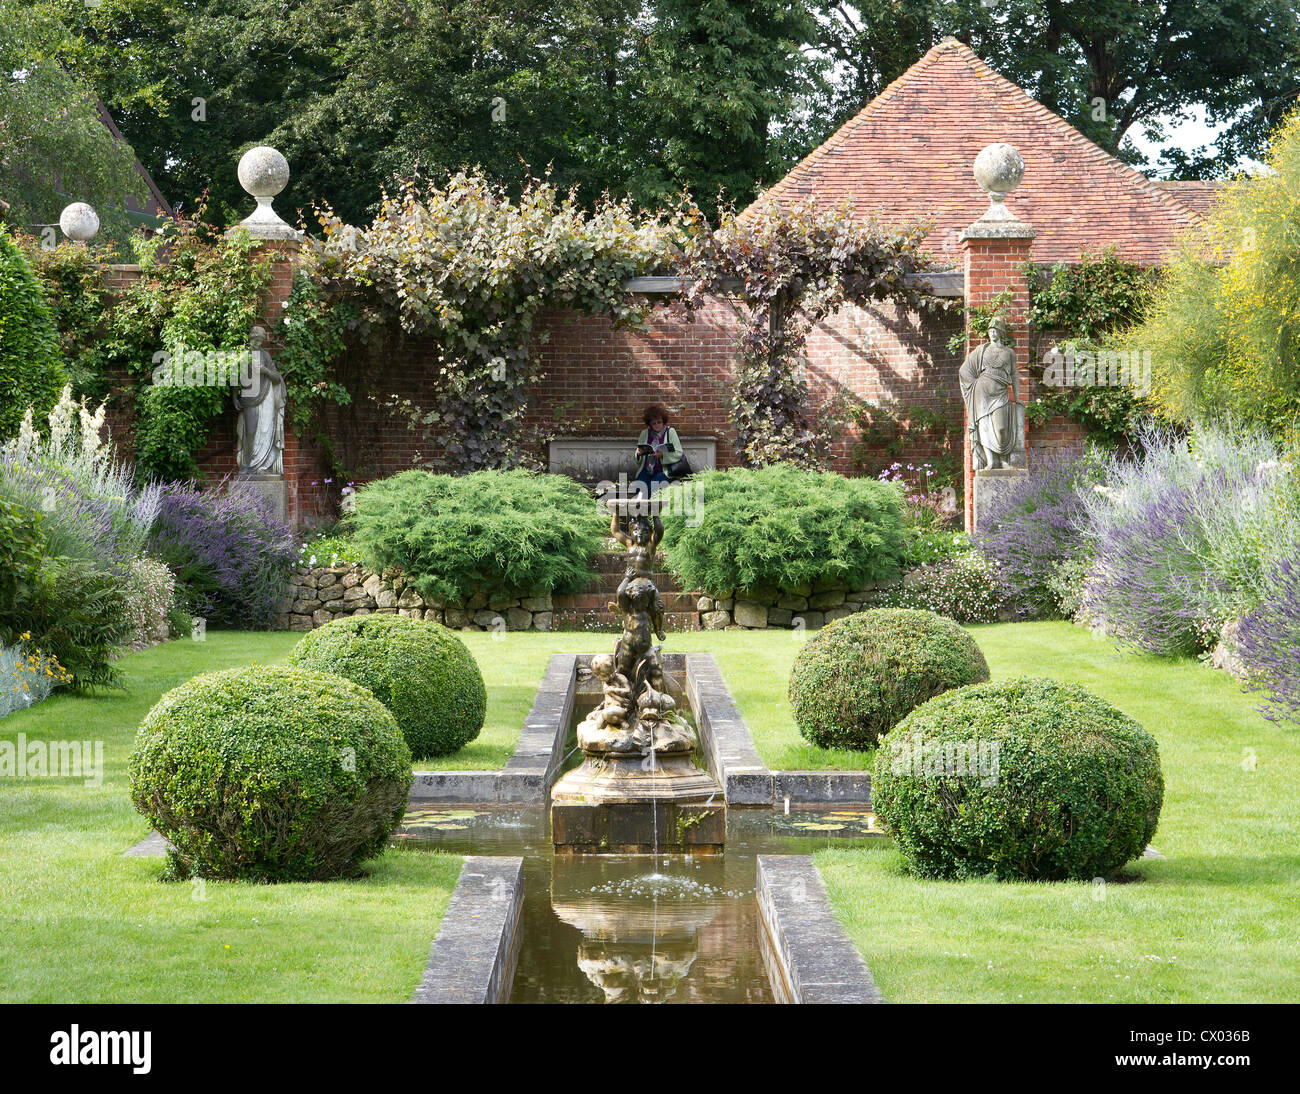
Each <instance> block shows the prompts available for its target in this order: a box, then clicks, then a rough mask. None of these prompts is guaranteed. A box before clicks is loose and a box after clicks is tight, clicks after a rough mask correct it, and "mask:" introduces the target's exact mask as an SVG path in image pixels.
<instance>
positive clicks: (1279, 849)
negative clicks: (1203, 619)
mask: <svg viewBox="0 0 1300 1094" xmlns="http://www.w3.org/2000/svg"><path fill="white" fill-rule="evenodd" d="M972 633H974V634H975V637H976V639H977V640H978V641H979V643H980V645H981V647H982V648H983V649H984V653H985V655H986V656H987V657H988V661H989V666H990V669H991V670H992V674H993V677H994V679H999V678H1006V677H1008V676H1014V675H1044V676H1051V677H1054V678H1056V679H1058V680H1072V681H1075V682H1077V683H1079V684H1082V685H1083V686H1084V687H1087V688H1089V689H1090V690H1092V691H1094V692H1095V693H1097V694H1098V695H1100V696H1102V697H1103V698H1105V699H1107V700H1109V701H1110V702H1112V703H1114V704H1115V705H1116V706H1118V707H1119V708H1121V709H1122V710H1124V711H1126V712H1127V713H1128V714H1130V715H1132V716H1133V717H1134V718H1136V719H1137V720H1138V721H1139V722H1141V723H1142V724H1143V725H1144V726H1146V728H1147V729H1148V730H1150V731H1151V733H1152V734H1153V735H1154V736H1155V738H1156V740H1157V741H1158V742H1159V744H1160V759H1161V763H1162V765H1163V768H1164V774H1165V805H1164V812H1163V814H1162V816H1161V821H1160V828H1159V830H1158V831H1157V833H1156V836H1155V839H1154V841H1153V845H1154V846H1155V847H1156V848H1157V849H1158V850H1159V851H1160V852H1161V853H1162V854H1163V855H1165V856H1166V859H1165V860H1164V861H1160V860H1151V859H1145V860H1142V861H1140V862H1138V863H1136V864H1134V865H1132V866H1131V867H1129V869H1128V870H1127V871H1126V873H1125V875H1124V876H1123V878H1122V879H1121V880H1118V881H1112V882H1110V883H1108V884H1106V885H1105V886H1104V888H1100V887H1098V888H1094V886H1093V885H1091V884H1089V883H1053V884H1034V885H1030V884H998V883H996V882H965V883H959V882H935V881H917V880H914V879H912V878H910V877H908V876H907V875H905V874H904V873H903V872H902V866H901V863H902V860H901V857H900V856H899V855H898V854H897V852H895V851H894V850H893V849H892V848H891V847H890V846H889V845H888V844H887V843H884V842H883V841H882V844H881V845H880V846H879V847H878V848H873V849H870V850H855V851H843V850H827V851H822V852H820V853H819V854H818V855H817V864H818V866H819V867H820V869H821V871H822V875H823V877H825V879H826V883H827V886H828V888H829V890H830V894H831V901H832V903H833V904H834V906H835V910H836V914H837V915H838V916H839V917H840V918H841V920H842V921H843V922H844V924H845V926H846V928H847V929H848V931H849V934H850V935H851V936H852V938H853V940H854V942H855V943H856V944H857V946H858V949H859V950H860V951H861V952H862V954H863V956H864V957H865V958H866V961H867V964H868V965H869V966H870V967H871V970H872V973H873V974H874V975H875V977H876V980H877V982H878V983H879V985H880V987H881V990H882V991H883V992H884V995H885V998H886V999H887V1000H889V1001H894V1002H965V1001H988V1002H1026V1003H1031V1002H1071V1001H1079V1002H1103V1003H1104V1002H1134V1003H1170V1002H1179V1003H1190V1002H1202V1001H1207V1000H1213V1001H1215V1002H1297V1001H1300V959H1298V955H1300V840H1298V839H1297V837H1296V833H1297V831H1300V804H1298V803H1297V796H1296V792H1295V788H1296V784H1297V776H1298V775H1300V762H1298V761H1300V729H1296V728H1289V729H1288V728H1279V727H1277V726H1274V725H1272V724H1270V723H1269V722H1268V721H1266V720H1265V719H1264V718H1262V717H1261V716H1260V715H1259V714H1258V713H1257V712H1256V711H1255V709H1254V707H1255V702H1256V700H1255V699H1254V698H1253V697H1251V696H1247V695H1243V694H1242V693H1241V690H1240V688H1239V687H1238V686H1237V684H1235V683H1234V682H1233V681H1232V680H1231V679H1230V678H1229V677H1227V676H1226V675H1224V674H1222V673H1219V672H1216V671H1214V670H1211V669H1208V668H1205V667H1203V666H1201V665H1199V664H1197V663H1195V662H1191V661H1182V662H1170V661H1162V660H1158V659H1155V658H1151V657H1146V656H1143V655H1138V654H1130V653H1120V652H1117V651H1116V649H1115V647H1114V645H1113V644H1112V643H1111V642H1109V641H1107V640H1103V639H1096V638H1094V637H1093V636H1092V635H1090V634H1089V633H1088V632H1087V631H1084V630H1082V629H1080V628H1078V627H1073V626H1070V625H1069V624H1066V623H1032V624H1017V625H1005V626H988V627H974V628H972ZM1252 757H1253V758H1254V769H1253V770H1249V768H1250V767H1251V763H1250V760H1251V758H1252ZM1243 761H1245V762H1244V764H1243Z"/></svg>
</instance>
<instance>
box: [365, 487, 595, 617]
mask: <svg viewBox="0 0 1300 1094" xmlns="http://www.w3.org/2000/svg"><path fill="white" fill-rule="evenodd" d="M607 519H608V518H604V519H602V518H601V516H600V514H599V512H598V511H597V509H596V504H595V502H594V501H593V499H592V497H591V494H590V493H589V492H588V491H586V490H584V489H583V488H582V487H581V486H579V485H578V484H577V483H575V482H574V481H573V480H572V479H568V478H566V477H564V476H563V475H538V474H534V473H532V472H529V471H478V472H475V473H474V474H471V475H461V476H453V475H435V474H432V473H430V472H428V471H403V472H402V473H401V474H398V475H394V476H392V478H388V479H382V480H380V481H379V482H373V483H371V484H370V485H368V486H363V487H362V488H361V489H360V490H358V491H357V494H356V506H355V509H354V510H353V512H352V514H351V516H350V517H349V518H348V522H349V524H350V526H351V528H352V538H353V543H354V544H355V545H356V547H357V549H358V550H359V551H360V552H361V557H362V559H363V561H364V562H365V564H366V565H367V566H369V567H370V568H371V569H372V570H386V569H399V570H402V571H404V572H405V573H406V576H407V578H408V580H409V581H410V583H411V584H412V585H414V586H415V588H417V589H418V590H419V591H420V592H421V593H423V594H424V595H425V596H434V597H445V598H448V599H453V600H459V599H465V598H468V597H470V596H472V595H473V594H474V593H476V592H478V591H480V590H482V591H484V592H486V593H487V594H488V595H489V596H491V595H493V594H499V595H505V596H519V595H521V594H523V595H542V594H545V593H549V592H576V591H577V590H578V589H580V588H582V587H583V586H584V585H585V584H586V583H587V581H588V580H589V579H590V571H589V565H590V562H591V559H592V557H593V556H594V555H595V553H596V552H597V551H598V550H599V549H600V544H601V538H602V536H603V534H604V533H605V531H606V529H607V528H608V524H607V523H606V521H607Z"/></svg>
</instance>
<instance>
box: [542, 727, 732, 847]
mask: <svg viewBox="0 0 1300 1094" xmlns="http://www.w3.org/2000/svg"><path fill="white" fill-rule="evenodd" d="M726 838H727V806H726V802H725V800H724V799H723V796H722V790H721V789H720V788H719V787H718V784H717V783H716V782H714V780H713V777H712V776H711V775H709V774H708V773H707V772H704V771H701V770H699V768H697V767H696V766H695V764H694V762H693V759H692V756H691V754H690V753H689V752H677V753H666V754H664V755H663V756H656V757H655V762H654V763H653V765H652V764H651V763H650V760H649V758H648V757H643V756H637V755H631V756H615V755H609V756H604V757H596V756H588V757H587V758H586V759H585V760H584V761H583V762H582V764H581V766H579V767H576V768H574V769H573V770H572V771H570V772H569V773H568V774H567V775H565V776H564V777H563V778H562V779H560V781H559V782H557V783H556V784H555V786H554V787H553V788H552V789H551V840H552V842H553V843H554V845H555V850H556V852H557V853H560V854H565V853H568V854H592V853H599V854H623V855H637V854H646V855H649V854H656V853H657V854H665V853H675V854H687V853H689V854H717V853H720V852H721V851H722V848H723V844H724V843H725V842H726Z"/></svg>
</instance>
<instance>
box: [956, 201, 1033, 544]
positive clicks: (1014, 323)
mask: <svg viewBox="0 0 1300 1094" xmlns="http://www.w3.org/2000/svg"><path fill="white" fill-rule="evenodd" d="M1035 234H1036V233H1035V232H1034V230H1033V228H1031V227H1029V225H1027V224H1025V223H1024V222H1023V221H1019V220H1015V219H1000V220H998V219H982V220H977V221H976V222H975V223H974V224H972V225H971V226H970V227H969V228H967V229H966V230H965V231H964V232H963V233H962V234H961V248H962V252H963V256H964V266H965V272H966V352H967V353H969V352H970V351H971V350H972V349H973V348H974V345H975V340H974V339H973V337H972V331H971V309H973V308H976V307H979V306H981V305H984V304H987V303H989V301H991V300H993V299H994V298H995V297H996V296H998V295H999V294H1001V293H1004V292H1006V291H1007V290H1010V291H1011V294H1012V295H1011V304H1010V307H1009V308H1008V310H1007V311H1006V312H1005V313H1004V314H1005V318H1006V319H1007V321H1008V322H1009V323H1010V324H1011V336H1012V339H1013V341H1014V343H1015V350H1016V367H1017V368H1018V369H1019V371H1020V390H1019V391H1018V392H1017V393H1016V398H1017V399H1019V400H1020V402H1022V403H1024V404H1026V405H1028V402H1029V373H1028V371H1027V370H1028V366H1029V332H1028V329H1027V325H1026V315H1027V314H1028V311H1029V284H1028V281H1027V279H1026V277H1025V264H1026V263H1027V262H1028V261H1029V252H1030V248H1031V247H1032V246H1033V241H1034V236H1035ZM952 382H953V383H954V384H956V383H957V382H958V380H957V377H956V376H954V377H953V380H952ZM963 420H964V421H965V425H966V431H965V434H964V437H963V443H962V448H963V451H964V453H965V457H964V461H963V462H964V475H965V477H964V479H963V482H964V483H965V487H966V490H965V509H966V531H968V532H970V531H972V530H973V527H974V518H975V469H974V467H973V466H972V464H971V450H970V420H969V415H963ZM1028 431H1029V423H1028V420H1026V422H1025V434H1026V435H1025V448H1026V451H1028V447H1029V443H1028V442H1029V437H1028Z"/></svg>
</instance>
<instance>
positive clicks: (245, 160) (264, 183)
mask: <svg viewBox="0 0 1300 1094" xmlns="http://www.w3.org/2000/svg"><path fill="white" fill-rule="evenodd" d="M239 185H240V186H242V187H243V188H244V189H245V190H247V191H248V192H249V193H250V194H252V195H253V197H255V198H273V197H275V196H276V195H277V194H278V193H280V191H281V190H283V189H284V188H285V187H286V186H288V185H289V161H288V160H287V159H285V158H284V155H283V153H281V152H280V151H279V150H278V149H275V148H270V147H268V146H267V145H264V144H260V145H258V146H257V147H256V148H250V149H249V150H248V151H247V152H245V153H244V154H243V156H241V157H240V159H239Z"/></svg>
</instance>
